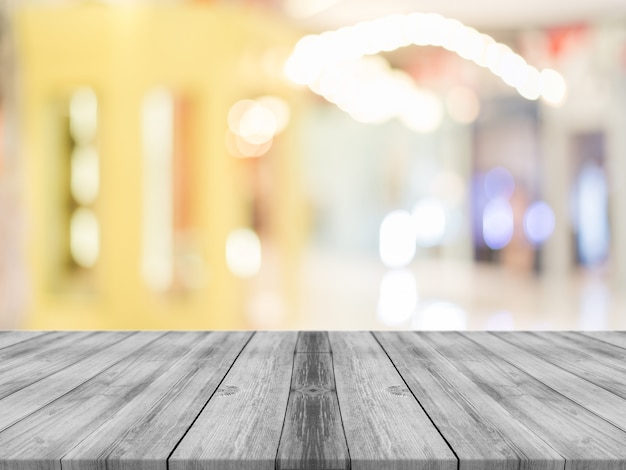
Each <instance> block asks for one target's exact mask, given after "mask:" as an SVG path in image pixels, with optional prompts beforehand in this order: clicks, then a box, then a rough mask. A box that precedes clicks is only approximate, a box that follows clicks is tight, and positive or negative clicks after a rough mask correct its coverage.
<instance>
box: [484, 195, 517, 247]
mask: <svg viewBox="0 0 626 470" xmlns="http://www.w3.org/2000/svg"><path fill="white" fill-rule="evenodd" d="M512 237H513V209H512V208H511V204H509V202H508V201H507V200H506V199H504V198H502V197H497V198H495V199H492V200H491V201H489V202H488V203H487V205H486V206H485V210H484V211H483V239H484V240H485V244H486V245H487V246H488V247H489V248H491V249H492V250H500V249H501V248H504V247H505V246H506V245H508V244H509V242H510V241H511V238H512Z"/></svg>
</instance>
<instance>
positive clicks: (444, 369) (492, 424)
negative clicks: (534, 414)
mask: <svg viewBox="0 0 626 470" xmlns="http://www.w3.org/2000/svg"><path fill="white" fill-rule="evenodd" d="M375 336H376V338H377V339H378V340H379V341H380V343H381V345H382V346H383V348H384V349H385V350H386V352H387V354H389V357H390V358H391V360H392V361H393V363H394V364H395V365H396V367H397V368H398V371H399V372H400V373H401V374H402V377H403V378H404V380H405V381H406V383H407V385H408V386H409V388H410V389H411V391H412V392H413V394H414V395H415V397H416V398H417V400H418V401H419V402H420V403H421V404H422V406H423V407H424V410H425V411H426V412H427V413H428V415H429V416H430V418H431V419H432V420H433V422H434V423H435V424H436V426H437V428H438V429H439V431H440V432H441V433H442V435H443V436H444V437H445V438H446V440H447V441H448V443H449V444H450V445H451V447H452V449H453V450H454V452H455V453H456V455H457V456H458V458H459V460H460V470H470V469H471V470H507V469H511V470H513V469H518V468H519V469H533V470H539V469H545V470H547V469H550V470H556V469H562V468H563V466H564V464H565V461H564V459H563V458H562V457H561V456H560V455H559V454H558V453H557V452H556V451H555V450H554V449H552V448H551V447H550V446H549V445H548V444H546V443H545V442H544V441H543V440H541V439H540V438H539V437H537V435H536V434H535V433H533V432H532V431H531V430H529V429H528V428H527V427H526V426H524V425H523V424H522V423H520V422H519V421H518V420H517V419H516V418H515V416H514V415H511V414H510V413H509V412H508V410H507V409H506V408H505V407H503V406H502V404H501V403H500V401H499V400H497V399H495V398H494V397H493V396H491V395H490V394H488V393H485V392H484V391H483V390H482V389H481V388H480V387H479V385H478V384H477V383H475V382H474V381H472V380H470V379H469V378H467V377H466V376H465V375H463V374H461V373H459V370H458V369H456V367H455V366H454V363H453V362H450V361H449V360H448V359H446V358H445V357H444V356H442V355H441V354H439V352H438V350H437V348H435V347H433V346H432V345H431V344H429V343H428V342H426V341H423V340H422V338H421V336H419V335H417V334H415V333H411V332H405V333H387V332H380V333H375Z"/></svg>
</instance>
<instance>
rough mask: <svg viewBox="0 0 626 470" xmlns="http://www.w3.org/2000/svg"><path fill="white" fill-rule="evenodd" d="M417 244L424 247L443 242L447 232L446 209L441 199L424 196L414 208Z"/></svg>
mask: <svg viewBox="0 0 626 470" xmlns="http://www.w3.org/2000/svg"><path fill="white" fill-rule="evenodd" d="M413 217H414V218H415V226H416V239H417V244H418V245H419V246H423V247H430V246H436V245H438V244H440V243H441V241H442V240H443V237H444V235H445V233H446V210H445V208H444V207H443V204H442V203H441V201H439V200H438V199H435V198H431V197H429V198H424V199H422V200H421V201H419V202H418V203H417V204H415V207H414V208H413Z"/></svg>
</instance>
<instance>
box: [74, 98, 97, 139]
mask: <svg viewBox="0 0 626 470" xmlns="http://www.w3.org/2000/svg"><path fill="white" fill-rule="evenodd" d="M97 129H98V98H97V97H96V94H95V92H94V91H93V90H92V89H91V88H80V89H78V90H76V92H74V94H73V95H72V97H71V98H70V134H71V135H72V138H73V139H74V141H75V142H76V143H77V144H88V143H90V142H91V141H92V140H93V139H94V137H95V136H96V131H97Z"/></svg>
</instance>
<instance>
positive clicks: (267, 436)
mask: <svg viewBox="0 0 626 470" xmlns="http://www.w3.org/2000/svg"><path fill="white" fill-rule="evenodd" d="M296 340H297V333H295V332H266V333H263V334H257V335H255V336H254V337H253V338H252V339H251V340H250V342H249V343H248V344H247V345H246V347H245V348H244V350H243V351H242V353H241V355H240V356H239V358H238V359H237V361H236V362H235V364H234V365H233V367H232V368H231V370H230V371H229V372H228V374H227V375H226V377H225V378H224V381H223V382H222V384H221V385H220V388H219V389H218V391H217V392H216V393H215V394H214V395H213V397H212V398H211V400H210V401H209V403H208V404H207V406H206V408H205V409H204V410H203V411H202V413H200V415H199V416H198V419H197V420H196V421H195V423H194V424H193V426H191V428H190V429H189V431H188V433H187V434H186V435H185V437H184V438H183V439H182V441H181V442H180V444H179V446H178V447H177V448H176V450H175V451H174V453H173V454H172V456H171V457H170V459H169V463H168V466H169V470H218V469H219V470H245V469H251V470H252V469H254V470H257V469H268V470H269V469H272V470H273V469H274V468H275V461H276V454H277V451H278V445H279V441H280V434H281V430H282V427H283V421H284V417H285V412H286V408H287V401H288V398H289V390H290V384H291V371H292V365H293V357H294V351H295V347H296Z"/></svg>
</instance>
